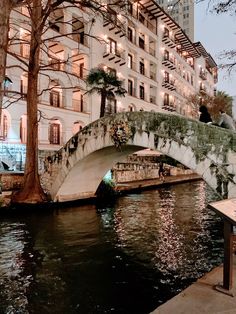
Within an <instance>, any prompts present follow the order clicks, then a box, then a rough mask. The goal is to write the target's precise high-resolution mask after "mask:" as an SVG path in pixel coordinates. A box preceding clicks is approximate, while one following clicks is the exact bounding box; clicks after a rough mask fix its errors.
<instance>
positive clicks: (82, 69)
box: [79, 63, 84, 78]
mask: <svg viewBox="0 0 236 314" xmlns="http://www.w3.org/2000/svg"><path fill="white" fill-rule="evenodd" d="M79 76H80V77H81V78H83V77H84V63H80V65H79Z"/></svg>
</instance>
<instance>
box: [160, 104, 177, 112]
mask: <svg viewBox="0 0 236 314" xmlns="http://www.w3.org/2000/svg"><path fill="white" fill-rule="evenodd" d="M162 109H164V110H167V111H171V112H173V111H176V108H175V104H174V103H173V102H164V104H163V106H162Z"/></svg>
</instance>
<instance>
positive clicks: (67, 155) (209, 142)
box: [41, 112, 236, 202]
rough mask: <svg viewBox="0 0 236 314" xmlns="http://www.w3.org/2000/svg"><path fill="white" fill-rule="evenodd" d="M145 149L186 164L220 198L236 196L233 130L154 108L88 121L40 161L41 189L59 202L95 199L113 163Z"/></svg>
mask: <svg viewBox="0 0 236 314" xmlns="http://www.w3.org/2000/svg"><path fill="white" fill-rule="evenodd" d="M144 148H151V149H154V150H157V151H159V152H161V153H163V154H166V155H168V156H170V157H172V158H174V159H176V160H177V161H179V162H180V163H182V164H183V165H185V166H187V167H189V168H190V169H192V170H193V171H194V172H196V173H198V174H199V175H200V176H202V178H203V179H204V180H205V181H206V182H207V183H208V184H209V185H210V186H211V187H212V188H213V189H214V190H215V191H217V192H218V193H219V194H221V196H222V197H224V198H227V197H228V198H230V197H233V196H235V195H236V133H234V132H232V131H229V130H226V129H222V128H219V127H217V126H212V125H207V124H204V123H201V122H198V121H195V120H190V119H187V118H185V117H182V116H178V115H173V114H164V113H156V112H125V113H118V114H114V115H111V116H107V117H103V118H101V119H99V120H97V121H95V122H93V123H91V124H89V125H87V126H86V127H85V128H83V129H82V130H81V131H80V132H79V133H77V134H75V135H74V136H73V137H72V138H71V139H70V140H69V141H68V142H67V144H66V145H65V146H64V147H63V148H61V149H60V150H59V151H58V152H57V153H55V154H53V155H51V156H48V157H47V158H46V159H45V160H44V170H43V173H42V174H41V180H42V184H43V187H44V188H45V190H46V191H47V192H48V193H49V194H50V196H51V198H52V200H53V201H58V202H64V201H71V200H78V199H83V198H89V197H94V196H95V193H96V190H97V187H98V185H99V183H100V182H101V180H102V178H103V176H104V175H105V173H106V172H107V171H108V170H109V169H111V168H112V167H113V166H114V165H115V163H116V162H118V161H123V160H124V159H125V157H126V156H127V155H129V154H131V153H133V152H135V151H138V150H140V149H144Z"/></svg>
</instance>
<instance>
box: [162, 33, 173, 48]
mask: <svg viewBox="0 0 236 314" xmlns="http://www.w3.org/2000/svg"><path fill="white" fill-rule="evenodd" d="M162 42H163V43H164V44H166V45H167V46H168V47H170V48H175V47H176V43H175V41H174V40H173V39H172V38H170V37H169V36H168V35H164V36H163V37H162Z"/></svg>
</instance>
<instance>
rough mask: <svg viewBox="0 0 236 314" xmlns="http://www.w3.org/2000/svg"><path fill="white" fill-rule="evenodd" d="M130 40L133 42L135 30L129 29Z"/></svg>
mask: <svg viewBox="0 0 236 314" xmlns="http://www.w3.org/2000/svg"><path fill="white" fill-rule="evenodd" d="M128 40H129V41H131V42H133V30H132V29H131V28H130V27H128Z"/></svg>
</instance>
